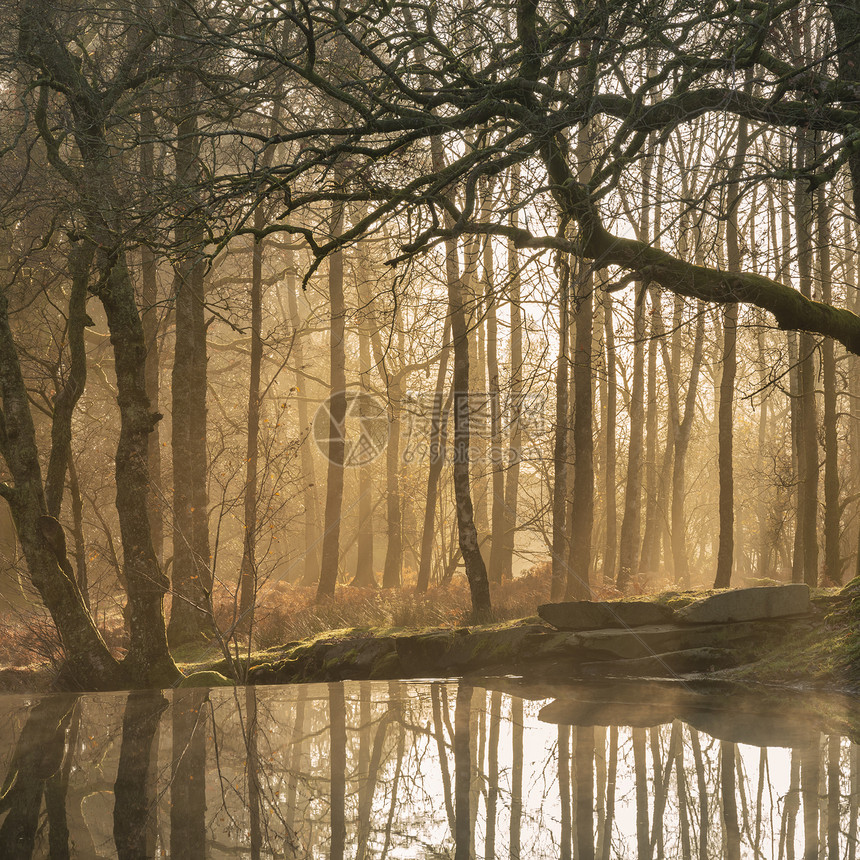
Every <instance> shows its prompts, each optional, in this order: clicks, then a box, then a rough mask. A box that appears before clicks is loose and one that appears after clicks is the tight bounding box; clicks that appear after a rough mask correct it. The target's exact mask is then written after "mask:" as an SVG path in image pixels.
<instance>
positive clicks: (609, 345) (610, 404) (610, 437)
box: [603, 293, 618, 583]
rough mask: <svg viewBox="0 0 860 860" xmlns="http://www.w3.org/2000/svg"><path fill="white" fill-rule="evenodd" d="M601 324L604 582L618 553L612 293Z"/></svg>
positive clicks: (611, 577) (606, 297) (610, 577)
mask: <svg viewBox="0 0 860 860" xmlns="http://www.w3.org/2000/svg"><path fill="white" fill-rule="evenodd" d="M603 303H604V304H603V314H604V317H603V325H604V328H605V331H606V377H607V384H606V432H605V440H606V474H605V478H606V493H605V496H606V502H605V505H606V549H605V551H604V561H603V581H604V583H611V582H615V560H616V558H617V556H618V545H617V540H618V513H617V495H616V494H617V487H616V479H615V460H616V456H617V455H616V432H617V426H616V421H617V419H616V410H617V408H618V381H617V376H616V367H615V362H616V355H615V320H614V315H613V309H612V294H611V293H604V296H603Z"/></svg>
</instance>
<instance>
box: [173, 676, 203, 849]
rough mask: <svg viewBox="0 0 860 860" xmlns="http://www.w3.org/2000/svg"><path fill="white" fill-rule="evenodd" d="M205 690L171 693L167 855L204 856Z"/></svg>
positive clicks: (182, 690) (180, 690) (181, 690)
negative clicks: (168, 848)
mask: <svg viewBox="0 0 860 860" xmlns="http://www.w3.org/2000/svg"><path fill="white" fill-rule="evenodd" d="M208 702H209V692H208V691H207V690H195V689H188V690H184V689H179V690H176V691H174V693H173V709H172V716H173V720H172V729H173V735H172V739H173V750H172V755H171V772H170V856H171V857H205V856H206V853H207V852H206V738H207V736H208V735H209V728H208V725H207V723H208V720H207V716H208V715H207V713H206V710H207V704H208Z"/></svg>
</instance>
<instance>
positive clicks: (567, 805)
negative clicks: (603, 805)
mask: <svg viewBox="0 0 860 860" xmlns="http://www.w3.org/2000/svg"><path fill="white" fill-rule="evenodd" d="M570 728H571V727H570V726H564V725H561V724H559V726H558V730H557V731H558V734H557V740H556V743H557V744H558V762H557V766H558V799H559V806H560V807H561V814H560V815H559V818H560V819H561V820H560V824H561V833H560V836H559V840H558V843H559V844H558V856H559V858H560V860H571V858H572V857H573V834H572V827H573V825H572V821H571V791H570Z"/></svg>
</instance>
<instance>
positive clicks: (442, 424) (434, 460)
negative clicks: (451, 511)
mask: <svg viewBox="0 0 860 860" xmlns="http://www.w3.org/2000/svg"><path fill="white" fill-rule="evenodd" d="M450 343H451V339H450V326H449V324H448V323H447V322H446V324H445V333H444V335H443V345H442V351H441V353H440V354H439V370H438V372H437V374H436V389H435V391H434V393H433V414H432V416H431V419H430V420H431V424H430V468H429V470H428V473H427V493H426V501H425V505H424V523H423V525H422V528H421V553H420V556H419V561H418V581H417V583H416V586H415V590H416V591H417V592H418V593H419V594H423V593H424V592H425V591H427V588H428V586H429V584H430V568H431V565H432V561H433V537H434V531H435V529H434V523H435V520H436V499H437V496H438V492H439V478H440V477H441V475H442V468H443V466H444V465H445V442H446V439H447V436H448V430H447V428H448V411H449V409H450V405H451V398H450V397H449V398H448V400H447V401H446V402H445V403H444V404H443V398H444V396H445V377H446V376H447V373H448V355H449V353H450V351H451V348H450Z"/></svg>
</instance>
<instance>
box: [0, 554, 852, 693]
mask: <svg viewBox="0 0 860 860" xmlns="http://www.w3.org/2000/svg"><path fill="white" fill-rule="evenodd" d="M549 574H550V571H549V565H548V564H542V565H537V566H535V567H534V568H533V569H532V570H531V571H529V572H528V573H527V574H526V575H525V576H522V577H518V578H517V579H516V580H515V581H513V582H508V583H505V584H503V585H501V586H498V587H496V589H495V590H494V595H493V596H494V613H493V618H492V619H491V623H490V624H486V625H482V626H474V625H471V623H470V615H471V613H470V605H469V592H468V588H467V586H466V583H465V581H461V578H459V579H458V580H454V581H452V582H449V583H446V584H444V585H441V586H436V587H434V588H432V589H431V590H430V591H429V592H428V593H427V594H424V595H417V594H415V592H414V587H410V585H411V583H409V582H408V581H407V582H405V583H404V588H402V589H398V590H390V589H386V590H382V589H361V588H352V587H349V586H343V587H339V588H338V593H337V598H336V600H334V601H331V602H329V603H326V604H316V603H315V599H314V598H315V589H313V588H307V587H304V588H303V587H301V586H295V585H290V584H287V583H281V582H279V583H275V584H272V585H268V586H266V587H265V588H264V589H263V590H262V591H261V593H260V600H259V606H258V610H257V624H256V630H255V635H254V641H253V649H252V650H249V648H248V645H247V643H245V644H244V645H243V646H237V645H236V643H235V642H234V643H228V644H231V648H230V652H231V654H233V655H234V660H233V662H234V664H235V665H234V667H233V668H236V666H244V670H243V671H244V672H245V673H247V669H248V667H250V666H252V665H261V666H263V667H265V666H267V665H272V664H274V663H275V662H278V661H281V662H282V663H283V661H284V660H285V657H286V656H288V655H289V654H291V653H292V654H299V653H302V654H307V653H310V652H309V649H310V648H311V647H312V646H313V647H316V648H317V651H318V652H320V653H322V651H323V650H325V653H326V655H327V656H325V660H327V661H328V663H327V664H326V665H327V666H329V664H330V663H331V661H332V660H335V659H337V657H336V654H337V653H338V652H337V651H332V650H331V646H332V644H333V643H334V644H338V645H340V646H341V647H340V653H341V654H342V655H343V656H344V658H347V657H348V658H349V659H354V658H355V656H356V655H355V648H354V647H353V645H350V646H349V647H345V646H344V643H349V642H351V643H354V642H356V641H357V642H360V643H362V647H366V645H365V644H364V643H368V642H373V641H376V642H377V643H378V642H381V641H383V640H386V639H390V638H391V637H392V636H394V635H396V636H398V637H400V638H401V639H402V637H404V636H406V637H413V638H414V639H415V643H419V642H423V643H424V644H422V645H421V649H426V646H427V642H428V641H431V642H432V643H435V645H433V647H437V649H438V647H441V645H440V644H439V643H441V642H442V641H443V639H444V636H445V635H448V634H446V631H448V632H454V631H459V635H461V636H462V634H466V633H469V634H472V636H473V638H474V641H475V642H476V643H478V642H479V640H481V641H484V637H483V635H484V634H487V635H488V636H490V637H493V641H498V640H499V638H500V637H507V639H508V640H509V642H510V644H511V646H512V647H513V646H514V645H516V646H517V647H519V644H518V643H520V641H521V642H522V644H523V645H524V646H525V647H532V645H533V644H534V642H535V639H534V635H536V634H542V630H543V629H549V628H548V627H547V626H546V625H545V624H544V622H542V621H541V620H540V619H539V618H538V617H537V616H536V612H537V607H538V606H539V605H540V604H542V603H547V602H549V589H550V576H549ZM754 584H756V583H754ZM634 591H635V592H637V593H636V594H634V598H635V599H638V600H643V601H655V602H662V603H664V604H665V603H666V602H667V600H668V601H675V600H677V596H678V592H677V591H674V592H665V591H664V592H661V593H656V592H649V591H648V590H647V588H646V587H645V583H644V582H642V583H637V584H636V587H635V589H634ZM858 592H860V587H858V584H857V582H856V581H855V583H853V584H852V585H850V586H847V587H846V589H844V590H843V592H841V593H840V592H839V591H838V590H837V589H820V590H816V592H815V593H814V602H815V603H816V606H817V617H816V618H815V619H814V621H812V622H811V623H809V624H807V625H805V626H803V625H801V626H800V627H798V628H795V629H794V633H793V634H792V635H791V636H788V637H781V636H765V637H764V638H758V639H757V640H756V643H754V644H752V645H750V646H745V647H744V650H743V653H742V665H740V666H735V667H733V668H715V670H714V671H713V672H709V673H708V674H709V675H711V676H713V677H714V678H719V679H725V680H732V681H739V682H742V683H746V684H765V685H768V686H783V687H805V688H809V687H815V688H819V689H829V690H841V691H845V692H850V693H853V694H855V695H860V593H858ZM706 593H710V592H697V594H706ZM620 596H621V595H620V594H619V593H618V592H617V591H616V590H615V589H613V588H604V589H600V590H599V591H598V592H597V593H596V594H595V595H594V599H596V600H612V599H617V598H618V597H620ZM627 597H628V599H629V598H630V595H628V596H627ZM232 612H233V600H232V598H231V596H230V595H229V594H228V593H227V592H226V591H225V592H224V593H223V594H221V595H220V596H219V599H218V600H217V602H216V616H217V620H218V623H219V627H220V629H222V630H226V629H229V627H230V620H231V616H232ZM98 617H99V618H100V620H101V622H102V624H101V626H102V628H103V633H104V635H105V638H106V640H107V641H108V643H109V644H110V645H111V647H112V648H113V649H114V651H115V653H116V654H117V656H122V654H123V653H124V645H125V641H124V632H123V624H122V616H121V613H120V612H119V610H118V609H117V608H116V607H114V608H113V609H112V610H110V611H107V610H103V611H102V612H101V614H100V615H99V616H98ZM777 626H778V625H777ZM443 634H444V635H443ZM475 634H481V636H478V637H475ZM428 635H429V636H430V637H431V639H430V640H427V639H426V637H427V636H428ZM422 636H423V637H425V639H423V640H422V639H421V638H420V637H422ZM529 636H532V638H531V639H529V638H528V637H529ZM486 641H489V640H486ZM401 644H402V643H401ZM705 644H707V643H705ZM446 647H447V646H446ZM489 647H490V646H489V645H486V644H483V645H480V646H479V652H480V651H481V650H482V649H483V651H484V653H486V649H487V648H489ZM492 647H493V648H495V645H493V646H492ZM326 649H327V650H326ZM383 656H384V654H383ZM175 658H176V660H177V663H178V664H179V666H180V668H181V669H182V670H183V672H184V673H185V674H189V673H194V672H200V671H207V670H212V669H218V670H220V671H226V670H228V669H229V668H231V667H230V665H229V664H230V662H231V661H226V660H225V659H224V646H223V644H220V645H212V646H210V647H207V648H205V649H203V648H200V647H191V648H180V649H177V650H176V652H175ZM61 659H62V651H61V648H60V646H59V643H58V642H57V640H56V635H55V633H54V632H53V628H52V625H51V623H50V620H49V619H47V618H45V617H43V616H41V615H40V614H38V613H37V612H35V610H31V611H30V612H29V614H28V613H23V612H20V611H19V612H17V613H13V614H10V615H7V619H6V621H5V623H4V624H2V625H0V691H4V692H31V691H40V690H46V689H49V688H50V685H51V682H52V680H53V678H54V676H55V674H56V671H57V667H58V666H59V664H60V662H61ZM476 659H477V655H476ZM491 663H492V661H491V660H490V661H488V665H489V664H491ZM389 667H390V669H391V670H396V667H397V664H396V663H391V662H389ZM428 668H432V666H428ZM326 671H328V672H329V675H326V674H325V672H323V673H322V675H321V676H320V677H315V676H312V677H306V678H303V677H301V676H298V677H296V678H295V680H323V679H325V678H326V677H331V678H336V677H339V676H338V673H337V671H336V670H333V669H331V667H330V666H329V668H328V669H326ZM240 674H241V673H240ZM253 674H254V673H251V677H252V679H253ZM257 674H258V676H259V680H261V681H262V680H264V678H263V677H262V676H263V675H264V674H265V671H262V672H258V673H257ZM452 674H456V672H454V673H452ZM344 677H348V674H347V675H344ZM201 680H202V678H201ZM269 680H271V678H270V679H269ZM285 680H289V679H288V678H285Z"/></svg>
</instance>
